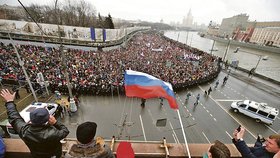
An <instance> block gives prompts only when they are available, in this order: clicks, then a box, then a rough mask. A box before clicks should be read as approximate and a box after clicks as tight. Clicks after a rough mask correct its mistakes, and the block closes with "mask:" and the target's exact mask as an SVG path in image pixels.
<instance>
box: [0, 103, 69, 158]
mask: <svg viewBox="0 0 280 158" xmlns="http://www.w3.org/2000/svg"><path fill="white" fill-rule="evenodd" d="M5 106H6V108H7V114H8V119H9V122H10V124H11V125H12V127H13V128H14V130H15V131H16V132H17V133H19V137H20V138H21V139H22V140H23V141H24V143H25V144H26V145H27V146H28V148H29V149H30V151H31V154H32V156H33V157H34V158H50V157H51V156H56V157H57V158H58V157H61V154H62V145H61V143H60V140H61V139H63V138H65V137H66V136H67V135H68V134H69V131H68V129H67V127H66V126H64V125H63V124H62V123H60V122H58V121H57V122H56V123H55V124H54V125H53V126H51V125H39V126H38V125H37V126H35V125H32V124H27V123H25V121H24V120H23V118H22V117H21V116H20V114H19V113H18V111H17V109H16V105H15V104H14V102H7V103H6V104H5Z"/></svg>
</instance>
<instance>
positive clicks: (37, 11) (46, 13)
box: [0, 0, 115, 29]
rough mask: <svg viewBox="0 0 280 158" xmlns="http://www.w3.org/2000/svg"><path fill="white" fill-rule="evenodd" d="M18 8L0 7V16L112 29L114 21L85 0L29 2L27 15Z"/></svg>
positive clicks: (11, 18)
mask: <svg viewBox="0 0 280 158" xmlns="http://www.w3.org/2000/svg"><path fill="white" fill-rule="evenodd" d="M18 8H19V9H20V10H18V9H7V8H4V7H1V8H0V13H3V14H4V16H3V17H1V18H4V19H10V20H24V21H32V18H33V19H34V20H35V21H36V22H38V23H49V24H60V25H69V26H80V27H95V28H106V29H114V28H115V26H114V23H113V20H112V17H111V15H110V14H108V16H105V17H102V16H101V15H100V13H98V15H97V13H96V9H95V7H94V6H93V5H91V4H90V3H88V2H85V0H80V1H73V0H64V1H62V2H60V1H58V3H57V6H56V7H55V4H53V5H37V4H31V5H30V6H28V7H26V9H27V10H28V12H29V13H30V15H31V16H32V18H31V17H30V15H28V14H27V13H26V12H25V11H24V10H23V8H22V7H18Z"/></svg>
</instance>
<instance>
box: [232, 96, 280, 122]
mask: <svg viewBox="0 0 280 158" xmlns="http://www.w3.org/2000/svg"><path fill="white" fill-rule="evenodd" d="M231 108H232V109H233V111H234V112H240V113H243V114H244V115H247V116H249V117H252V118H254V119H255V120H256V121H257V122H264V123H267V124H272V123H273V121H274V120H275V119H276V118H277V116H278V114H279V110H278V109H276V108H274V107H271V106H268V105H267V104H266V103H257V102H255V101H251V100H244V101H237V102H233V103H232V104H231Z"/></svg>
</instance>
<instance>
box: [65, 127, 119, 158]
mask: <svg viewBox="0 0 280 158" xmlns="http://www.w3.org/2000/svg"><path fill="white" fill-rule="evenodd" d="M96 128H97V124H96V123H95V122H84V123H82V124H80V125H79V126H78V128H77V130H76V136H77V140H78V143H77V144H73V145H72V146H71V147H70V149H69V150H68V151H67V153H66V154H65V158H81V157H87V158H114V157H115V156H114V155H113V153H112V151H111V149H110V148H109V146H107V145H106V144H105V143H104V140H103V138H101V137H98V138H97V139H96V140H95V139H94V137H95V134H96Z"/></svg>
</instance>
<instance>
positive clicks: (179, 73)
mask: <svg viewBox="0 0 280 158" xmlns="http://www.w3.org/2000/svg"><path fill="white" fill-rule="evenodd" d="M16 47H17V49H18V52H19V53H20V56H21V59H22V60H23V61H24V66H25V67H26V70H27V73H28V74H29V77H30V78H31V81H32V82H34V83H37V82H36V81H38V77H37V74H38V73H39V72H41V73H42V74H43V75H44V77H45V80H46V81H48V82H49V84H50V87H51V89H52V90H53V91H55V90H59V91H60V92H67V91H68V89H67V87H66V77H65V73H64V71H68V73H69V78H70V82H71V83H72V88H73V91H74V93H75V92H78V93H79V94H82V93H84V94H94V95H96V94H110V93H111V92H112V91H113V92H116V91H119V92H123V90H124V89H123V80H124V77H123V74H124V71H125V70H127V69H131V70H135V71H141V72H145V73H148V74H151V75H153V76H155V77H157V78H159V79H161V80H163V81H167V82H170V83H171V84H172V85H173V88H174V89H175V90H176V89H180V88H184V87H185V86H189V85H194V84H196V83H199V82H203V81H204V80H209V79H212V78H213V77H215V76H217V74H218V72H219V67H218V65H219V64H218V63H219V60H218V58H217V57H215V56H212V55H209V54H208V53H206V52H203V51H201V50H198V49H196V48H191V47H188V46H186V45H182V44H181V45H180V44H178V43H177V42H175V41H172V40H169V39H167V38H165V37H164V36H163V35H161V34H158V33H155V32H152V33H151V32H149V33H138V34H137V35H135V36H134V37H133V38H132V39H131V40H130V41H129V42H128V43H127V45H126V47H125V48H119V49H112V50H109V51H84V50H78V49H67V51H66V52H65V59H62V57H61V53H60V51H59V49H57V48H45V47H41V46H33V45H17V46H16ZM63 60H65V65H64V64H63V62H62V61H63ZM0 61H1V62H0V75H1V76H2V78H3V81H7V80H10V79H11V80H17V81H21V82H24V81H25V76H24V73H23V71H22V69H21V67H20V66H19V64H18V58H17V56H16V54H15V52H14V48H13V47H12V45H4V44H3V43H1V47H0Z"/></svg>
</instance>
